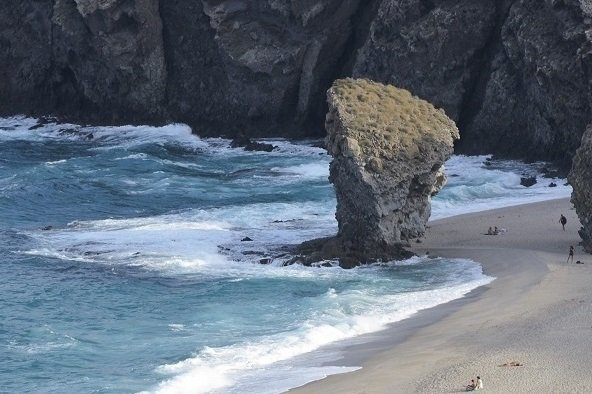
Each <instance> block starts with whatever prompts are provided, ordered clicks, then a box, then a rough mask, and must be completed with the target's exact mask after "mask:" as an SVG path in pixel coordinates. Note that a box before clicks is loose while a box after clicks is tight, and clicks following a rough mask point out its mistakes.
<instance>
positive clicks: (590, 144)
mask: <svg viewBox="0 0 592 394" xmlns="http://www.w3.org/2000/svg"><path fill="white" fill-rule="evenodd" d="M591 174H592V125H589V126H588V128H587V129H586V132H585V133H584V136H583V137H582V144H581V145H580V147H579V149H578V150H577V151H576V155H575V157H574V159H573V166H572V168H571V172H570V173H569V177H568V179H569V182H570V183H571V185H572V187H573V193H572V194H571V202H572V203H573V204H574V206H575V208H576V212H577V213H578V217H579V218H580V222H581V223H582V228H581V229H580V231H579V233H580V237H582V241H583V242H582V244H583V246H584V249H585V250H586V251H587V252H588V253H592V175H591Z"/></svg>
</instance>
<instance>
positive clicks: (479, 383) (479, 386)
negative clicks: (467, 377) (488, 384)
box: [475, 376, 483, 390]
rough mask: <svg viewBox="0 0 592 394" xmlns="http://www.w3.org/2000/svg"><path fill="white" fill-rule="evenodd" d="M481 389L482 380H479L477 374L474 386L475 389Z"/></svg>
mask: <svg viewBox="0 0 592 394" xmlns="http://www.w3.org/2000/svg"><path fill="white" fill-rule="evenodd" d="M482 389H483V381H482V380H481V377H480V376H477V385H476V386H475V390H482Z"/></svg>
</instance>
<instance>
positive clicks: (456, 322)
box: [290, 199, 592, 394]
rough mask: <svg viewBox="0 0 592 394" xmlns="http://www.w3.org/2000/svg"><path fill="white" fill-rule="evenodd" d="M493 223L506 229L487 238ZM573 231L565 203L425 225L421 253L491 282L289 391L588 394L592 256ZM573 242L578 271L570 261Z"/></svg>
mask: <svg viewBox="0 0 592 394" xmlns="http://www.w3.org/2000/svg"><path fill="white" fill-rule="evenodd" d="M561 213H563V214H564V215H565V216H566V217H567V219H568V223H567V225H566V231H563V230H562V228H561V224H559V216H560V214H561ZM489 226H497V227H499V228H505V229H506V230H507V231H506V232H505V233H502V234H500V235H485V233H486V232H487V228H488V227H489ZM579 228H580V223H579V222H578V219H577V216H576V213H575V210H574V209H573V207H572V205H571V203H570V202H569V199H559V200H551V201H545V202H539V203H533V204H527V205H520V206H515V207H510V208H503V209H496V210H491V211H485V212H479V213H473V214H467V215H461V216H455V217H452V218H447V219H442V220H437V221H434V222H431V223H430V224H429V229H428V231H427V234H426V238H425V239H424V240H423V242H422V243H418V244H414V245H413V249H414V251H415V252H416V253H417V254H419V255H423V254H426V252H428V253H429V255H432V256H443V257H454V258H470V259H473V260H475V261H478V262H480V263H481V264H482V265H483V270H484V272H485V274H487V275H491V276H494V277H496V278H497V279H496V280H495V281H493V282H492V283H491V284H489V285H487V286H485V287H483V288H480V289H478V290H476V291H474V292H473V293H472V294H470V295H469V296H468V297H465V299H464V300H463V301H461V302H452V303H448V304H444V305H440V306H437V307H436V308H433V309H431V310H427V311H423V313H422V312H420V313H418V314H417V315H416V316H414V317H413V318H411V319H407V320H406V321H404V322H401V324H397V325H394V326H393V327H391V328H390V329H389V330H387V331H386V332H385V334H386V335H387V336H389V335H390V336H391V337H392V338H393V339H392V340H391V341H388V340H386V341H382V342H380V343H379V346H377V344H376V343H372V342H368V343H367V344H366V345H362V346H366V347H367V348H368V349H369V350H368V351H369V352H370V355H369V356H368V357H366V358H364V359H363V362H362V368H361V369H359V370H357V371H355V372H351V373H347V374H343V375H332V376H329V377H327V378H325V379H323V380H320V381H317V382H312V383H309V384H307V385H305V386H303V387H300V388H297V389H293V390H291V391H290V392H291V393H292V392H294V393H323V394H331V393H342V394H343V393H365V394H370V393H459V392H464V387H465V386H466V384H467V383H469V382H470V379H474V378H475V377H476V376H477V375H480V376H481V377H482V379H483V381H484V386H485V390H484V391H485V392H487V393H512V392H520V393H592V373H590V368H591V367H592V256H591V255H588V254H585V253H584V252H583V250H582V248H581V247H580V246H579V245H578V243H579V237H578V234H577V230H578V229H579ZM570 245H574V246H575V249H576V253H575V260H576V261H577V260H580V261H581V262H583V264H575V263H569V264H568V263H566V259H567V255H568V250H569V246H570ZM405 330H407V332H406V334H405V335H403V336H401V335H398V334H400V333H401V332H405ZM395 338H396V339H395ZM358 346H359V345H358ZM352 349H355V347H352ZM350 350H351V349H350ZM347 353H348V352H347V351H346V355H345V359H344V360H342V362H343V363H344V364H348V363H351V360H352V359H354V360H355V355H354V354H352V353H351V352H350V354H349V356H348V355H347ZM348 357H349V358H350V360H349V361H348ZM516 363H517V364H519V366H512V365H515V364H516Z"/></svg>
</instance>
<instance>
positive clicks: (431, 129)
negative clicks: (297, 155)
mask: <svg viewBox="0 0 592 394" xmlns="http://www.w3.org/2000/svg"><path fill="white" fill-rule="evenodd" d="M327 101H328V103H329V113H328V114H327V118H326V122H325V127H326V129H327V137H326V145H327V150H328V151H329V153H330V154H331V155H332V156H333V161H332V162H331V166H330V180H331V182H332V183H333V185H334V187H335V193H336V196H337V212H336V217H337V221H338V225H339V230H338V234H337V238H336V239H333V240H327V241H326V243H327V246H324V247H323V248H321V249H322V250H323V253H324V254H325V256H324V257H325V258H330V257H331V256H330V254H331V253H336V256H332V257H338V258H339V259H340V260H341V263H342V265H344V266H349V265H351V264H359V263H360V262H367V261H372V260H375V259H378V260H384V259H388V258H389V257H390V258H393V257H397V255H401V254H402V253H403V249H402V245H404V244H406V243H407V241H408V240H409V239H411V238H417V237H421V236H422V235H423V234H424V232H425V226H426V223H427V221H428V219H429V217H430V213H431V204H430V202H431V197H432V196H433V195H434V194H435V193H437V192H438V191H439V190H440V188H441V187H442V186H443V185H444V182H445V179H446V178H445V176H444V173H443V164H444V162H445V161H446V159H448V157H450V155H451V154H452V150H453V143H454V140H456V139H458V138H459V134H458V129H457V128H456V125H455V124H454V122H453V121H452V120H451V119H450V118H448V117H447V116H446V115H445V114H444V111H442V110H438V109H436V108H434V107H433V106H432V105H431V104H430V103H428V102H427V101H424V100H421V99H419V98H417V97H414V96H412V95H411V93H409V92H408V91H406V90H403V89H398V88H396V87H394V86H387V85H382V84H380V83H376V82H370V81H368V80H362V79H342V80H337V81H336V82H335V83H334V85H333V87H332V88H331V89H330V90H329V91H328V93H327ZM323 253H321V254H323ZM356 259H358V261H356Z"/></svg>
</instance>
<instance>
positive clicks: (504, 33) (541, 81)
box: [354, 0, 592, 164]
mask: <svg viewBox="0 0 592 394" xmlns="http://www.w3.org/2000/svg"><path fill="white" fill-rule="evenodd" d="M585 11H586V10H585V9H582V8H581V5H580V2H579V1H575V0H566V1H550V0H549V1H542V0H520V1H493V0H489V1H479V2H476V1H471V0H466V1H463V0H457V1H445V0H444V1H436V0H434V1H422V0H415V1H414V0H407V1H393V0H391V1H388V0H385V1H383V2H382V4H381V7H380V10H379V13H378V15H377V17H376V18H375V20H374V21H373V23H372V26H371V33H370V36H369V38H368V40H367V42H366V43H365V45H364V46H363V47H362V49H361V50H360V51H359V55H358V57H357V62H356V65H355V68H354V75H356V76H366V77H370V78H374V79H376V80H379V81H383V82H391V83H394V84H397V85H399V86H402V87H405V88H406V89H409V90H411V91H412V92H413V93H415V94H417V95H418V96H420V97H423V98H425V99H427V100H428V101H431V102H433V103H434V104H435V105H437V106H440V107H442V108H444V109H445V110H446V112H447V114H448V115H449V116H451V117H452V118H453V119H454V120H455V121H456V122H457V123H458V125H459V128H460V131H461V140H460V143H459V144H458V146H457V151H459V152H465V153H485V152H488V153H497V154H500V155H503V156H514V157H522V158H527V159H540V158H545V159H550V160H557V161H560V162H561V161H564V162H566V163H565V164H569V160H570V159H571V157H572V155H573V153H574V152H575V149H576V148H577V147H578V146H579V141H580V138H581V136H582V133H583V131H584V129H585V126H586V124H587V123H588V122H589V121H590V118H591V113H590V108H591V102H590V92H591V90H590V86H591V84H590V76H591V75H592V74H590V73H589V70H590V54H591V52H590V50H591V48H592V47H591V46H590V44H591V41H590V38H591V37H587V36H586V34H590V33H589V32H588V33H586V32H587V30H589V29H590V27H591V25H590V15H587V14H586V12H585Z"/></svg>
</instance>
